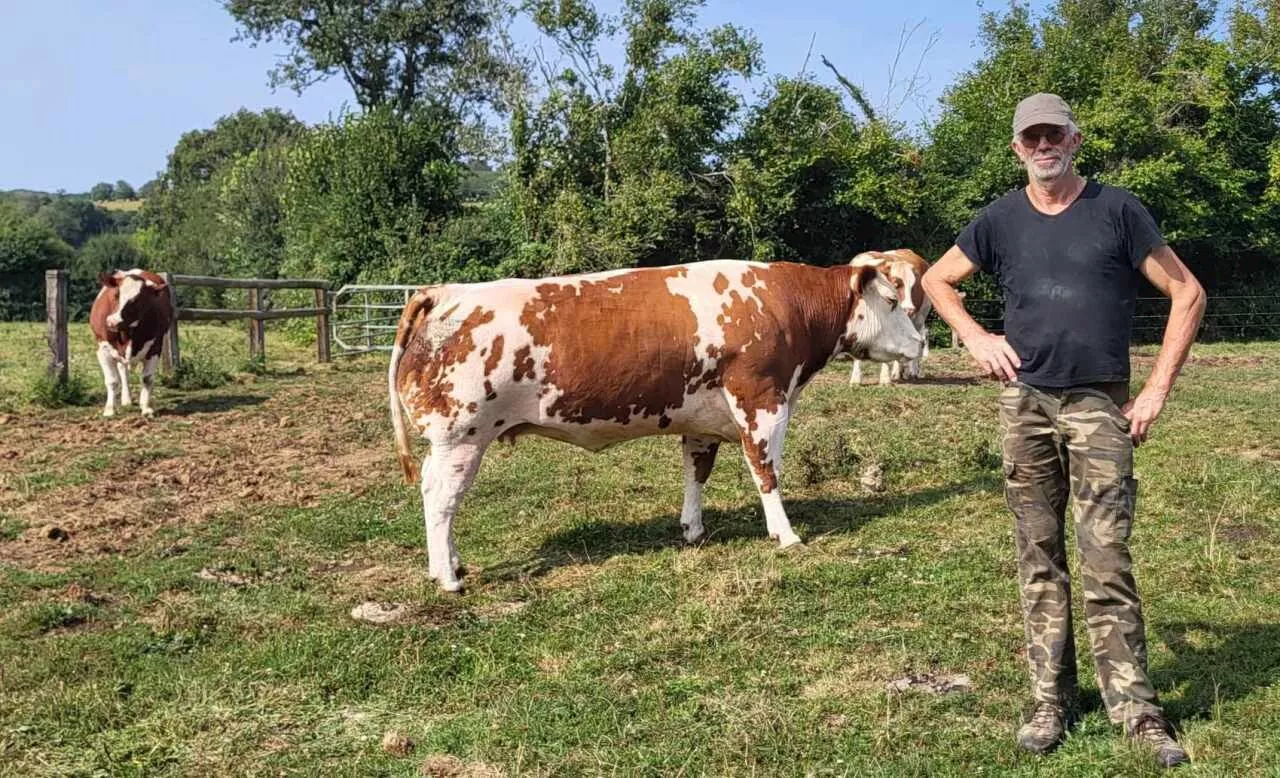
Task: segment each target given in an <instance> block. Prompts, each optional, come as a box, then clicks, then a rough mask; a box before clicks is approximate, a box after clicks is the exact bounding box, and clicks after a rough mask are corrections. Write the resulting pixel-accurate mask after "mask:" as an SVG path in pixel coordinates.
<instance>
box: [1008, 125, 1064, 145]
mask: <svg viewBox="0 0 1280 778" xmlns="http://www.w3.org/2000/svg"><path fill="white" fill-rule="evenodd" d="M1066 137H1067V130H1066V128H1065V127H1049V128H1048V129H1044V130H1037V129H1035V128H1029V129H1025V130H1023V131H1022V132H1020V133H1018V142H1020V143H1021V144H1022V145H1023V146H1025V147H1026V148H1029V149H1034V148H1035V147H1036V146H1039V145H1040V139H1041V138H1044V139H1045V140H1047V141H1049V143H1050V144H1051V145H1054V146H1057V145H1058V144H1059V143H1061V142H1062V141H1063V139H1064V138H1066Z"/></svg>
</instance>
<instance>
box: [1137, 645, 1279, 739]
mask: <svg viewBox="0 0 1280 778" xmlns="http://www.w3.org/2000/svg"><path fill="white" fill-rule="evenodd" d="M1148 629H1149V630H1150V631H1151V633H1152V636H1156V635H1158V636H1159V637H1160V638H1161V639H1162V640H1164V642H1165V643H1166V644H1167V645H1168V646H1169V650H1170V651H1172V652H1173V661H1172V662H1170V663H1169V664H1167V665H1162V666H1159V667H1154V668H1152V672H1151V680H1152V682H1153V683H1155V685H1156V687H1157V688H1162V689H1167V688H1170V687H1173V688H1179V689H1180V692H1181V693H1180V694H1178V695H1176V696H1172V695H1171V696H1170V699H1166V700H1163V701H1162V702H1163V705H1164V709H1165V715H1166V716H1168V717H1169V718H1170V719H1171V720H1172V721H1175V722H1185V721H1187V720H1190V719H1202V718H1208V717H1212V716H1213V715H1215V711H1214V709H1215V708H1216V707H1217V706H1218V705H1220V704H1221V703H1223V702H1227V701H1230V700H1234V699H1238V698H1240V697H1245V696H1247V695H1249V694H1250V693H1252V692H1253V691H1255V690H1257V689H1263V688H1266V687H1269V686H1271V685H1273V684H1275V683H1276V682H1277V681H1280V624H1261V623H1259V624H1213V623H1209V622H1166V623H1161V622H1156V623H1154V624H1151V625H1150V626H1149V627H1148Z"/></svg>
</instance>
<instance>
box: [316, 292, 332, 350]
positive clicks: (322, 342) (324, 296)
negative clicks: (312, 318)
mask: <svg viewBox="0 0 1280 778" xmlns="http://www.w3.org/2000/svg"><path fill="white" fill-rule="evenodd" d="M316 307H317V308H322V309H323V310H324V312H323V313H318V314H316V359H317V360H319V361H321V362H328V361H329V290H327V289H316Z"/></svg>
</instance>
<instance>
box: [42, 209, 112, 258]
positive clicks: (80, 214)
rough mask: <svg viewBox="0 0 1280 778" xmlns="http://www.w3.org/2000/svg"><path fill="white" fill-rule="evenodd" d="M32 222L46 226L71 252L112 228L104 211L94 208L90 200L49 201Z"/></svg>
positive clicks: (110, 221) (110, 219)
mask: <svg viewBox="0 0 1280 778" xmlns="http://www.w3.org/2000/svg"><path fill="white" fill-rule="evenodd" d="M34 218H35V219H37V220H38V221H40V222H42V223H43V224H46V225H48V226H49V227H50V228H51V229H52V230H53V231H54V232H55V233H57V235H58V237H59V238H61V239H62V240H63V241H64V242H66V243H67V244H69V245H70V246H71V247H72V248H80V247H81V246H83V245H84V243H85V241H87V240H89V239H90V238H92V237H93V236H94V235H99V234H101V233H103V232H106V231H108V230H110V229H112V227H113V220H112V218H111V216H110V215H109V214H108V213H107V212H106V211H104V210H103V209H101V208H99V207H98V206H96V205H94V203H93V201H92V200H85V199H82V198H79V197H54V198H50V199H49V200H48V201H47V202H45V203H44V204H43V205H41V206H40V208H39V210H37V211H36V212H35V215H34Z"/></svg>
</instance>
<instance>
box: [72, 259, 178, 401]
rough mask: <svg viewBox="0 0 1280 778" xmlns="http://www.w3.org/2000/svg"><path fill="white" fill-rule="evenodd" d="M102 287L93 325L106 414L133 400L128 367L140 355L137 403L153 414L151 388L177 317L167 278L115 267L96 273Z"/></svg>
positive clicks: (92, 313) (93, 310)
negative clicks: (103, 384) (167, 336)
mask: <svg viewBox="0 0 1280 778" xmlns="http://www.w3.org/2000/svg"><path fill="white" fill-rule="evenodd" d="M98 282H99V284H100V285H101V286H102V288H101V289H99V290H98V296H97V297H96V298H94V301H93V307H92V308H91V309H90V310H89V328H90V329H91V330H93V337H94V339H95V340H96V341H97V343H98V365H99V366H100V367H101V368H102V378H103V380H104V381H105V382H106V384H107V404H106V407H104V408H103V409H102V415H103V416H108V417H110V416H114V415H115V414H116V391H117V389H118V390H119V392H120V405H122V406H124V405H129V403H130V399H129V368H130V366H132V365H133V364H134V363H136V362H138V361H139V360H142V389H141V391H139V393H138V405H139V406H140V407H141V408H142V415H143V416H147V417H149V416H151V415H152V414H154V413H155V410H154V409H153V408H152V407H151V387H152V384H153V382H154V379H155V372H156V362H158V361H159V359H160V349H161V346H162V345H163V343H164V336H165V333H167V332H168V331H169V326H170V324H171V323H172V322H173V319H174V310H173V304H172V303H171V302H170V300H169V289H168V287H167V286H166V284H165V282H164V279H163V278H161V277H160V276H158V275H156V274H155V273H152V272H150V271H148V270H139V269H137V268H134V269H133V270H114V271H111V272H108V273H100V274H98Z"/></svg>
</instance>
